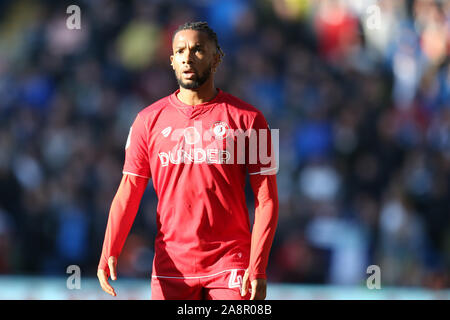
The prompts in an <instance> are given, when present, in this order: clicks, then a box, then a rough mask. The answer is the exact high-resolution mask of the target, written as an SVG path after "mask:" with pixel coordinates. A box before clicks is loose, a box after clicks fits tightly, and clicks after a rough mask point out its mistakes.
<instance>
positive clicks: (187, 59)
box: [183, 49, 194, 64]
mask: <svg viewBox="0 0 450 320" xmlns="http://www.w3.org/2000/svg"><path fill="white" fill-rule="evenodd" d="M193 52H194V51H193V50H189V49H186V50H184V52H183V53H184V55H183V64H185V63H187V64H190V63H192V60H193V56H192V55H193Z"/></svg>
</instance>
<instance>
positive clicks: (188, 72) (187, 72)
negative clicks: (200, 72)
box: [183, 70, 195, 79]
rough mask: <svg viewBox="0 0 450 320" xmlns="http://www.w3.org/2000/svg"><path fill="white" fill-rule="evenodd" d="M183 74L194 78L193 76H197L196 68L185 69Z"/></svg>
mask: <svg viewBox="0 0 450 320" xmlns="http://www.w3.org/2000/svg"><path fill="white" fill-rule="evenodd" d="M183 76H184V77H185V78H188V79H190V78H192V77H193V76H195V71H194V70H185V71H183Z"/></svg>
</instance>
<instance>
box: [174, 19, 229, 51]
mask: <svg viewBox="0 0 450 320" xmlns="http://www.w3.org/2000/svg"><path fill="white" fill-rule="evenodd" d="M182 30H195V31H202V32H204V33H206V34H207V35H208V38H209V39H210V40H211V41H213V42H214V44H215V46H216V49H217V52H218V53H219V54H220V56H221V57H223V56H225V53H224V52H223V51H222V48H220V45H219V41H218V40H217V34H216V33H215V32H214V30H213V29H211V28H210V27H209V25H208V23H207V22H203V21H196V22H186V23H185V24H182V25H180V26H179V27H178V28H177V30H175V32H174V33H173V36H172V42H173V39H174V38H175V35H176V34H177V33H178V32H179V31H182Z"/></svg>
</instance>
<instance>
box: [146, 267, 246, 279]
mask: <svg viewBox="0 0 450 320" xmlns="http://www.w3.org/2000/svg"><path fill="white" fill-rule="evenodd" d="M233 270H245V269H229V270H223V271H220V272H217V273H214V274H210V275H207V276H196V277H170V276H157V275H152V278H166V279H200V278H208V277H214V276H217V275H218V274H221V273H224V272H228V271H233Z"/></svg>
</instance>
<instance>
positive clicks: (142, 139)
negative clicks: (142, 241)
mask: <svg viewBox="0 0 450 320" xmlns="http://www.w3.org/2000/svg"><path fill="white" fill-rule="evenodd" d="M172 48H173V55H171V57H170V61H171V64H172V67H173V69H174V71H175V76H176V78H177V81H178V84H179V89H178V90H177V91H176V92H174V93H173V94H171V95H169V96H167V97H165V98H163V99H161V100H159V101H157V102H155V103H153V104H152V105H150V106H148V107H147V108H145V109H143V110H142V111H141V112H139V113H138V115H137V117H136V119H135V121H134V123H133V125H132V127H131V128H130V133H129V135H128V139H127V143H126V146H125V150H126V151H125V164H124V168H123V177H122V180H121V183H120V185H119V188H118V190H117V193H116V196H115V197H114V199H113V201H112V204H111V209H110V213H109V218H108V225H107V228H106V234H105V240H104V243H103V250H102V254H101V258H100V263H99V266H98V272H97V276H98V279H99V281H100V285H101V287H102V288H103V290H104V291H106V292H107V293H109V294H111V295H113V296H116V293H115V291H114V289H113V287H112V286H111V285H110V284H109V282H108V278H109V277H111V279H112V280H116V278H117V271H116V270H117V259H118V257H119V254H120V252H121V250H122V247H123V245H124V243H125V240H126V237H127V236H128V233H129V231H130V229H131V226H132V224H133V221H134V219H135V216H136V213H137V211H138V208H139V203H140V201H141V198H142V195H143V193H144V191H145V188H146V186H147V183H148V181H149V179H152V181H153V186H154V189H155V192H156V194H157V196H158V207H157V213H156V218H157V234H156V238H155V257H154V260H153V271H152V281H151V294H152V299H177V300H187V299H220V300H225V299H233V300H236V299H255V300H262V299H265V297H266V287H267V282H266V279H267V277H266V271H265V269H266V267H267V262H268V257H269V251H270V247H271V245H272V241H273V238H274V234H275V229H276V224H277V219H278V195H277V185H276V175H275V174H276V172H277V167H276V163H275V161H273V158H274V157H273V156H274V153H275V151H274V150H272V140H271V135H270V131H269V129H268V125H267V122H266V120H265V118H264V116H263V114H262V113H261V112H260V111H259V110H258V109H256V108H255V107H253V106H251V105H250V104H248V103H245V102H244V101H242V100H239V99H238V98H236V97H234V96H232V95H230V94H228V93H225V92H223V91H222V90H220V89H216V88H215V86H214V73H215V71H216V68H217V67H218V65H219V63H220V61H221V57H222V56H223V53H222V50H221V49H220V46H219V45H218V41H217V36H216V34H215V33H214V31H213V30H211V29H210V28H209V26H208V24H207V23H205V22H193V23H186V24H184V25H182V26H180V27H179V28H178V29H177V30H176V31H175V33H174V37H173V41H172ZM263 133H264V134H263ZM263 136H264V137H265V138H266V139H265V140H264V139H263ZM242 137H243V138H244V139H242ZM242 141H245V142H244V143H240V142H242ZM256 141H257V142H256ZM261 141H262V143H261ZM263 149H267V150H265V153H261V151H262V150H263ZM242 153H243V154H242ZM261 154H269V155H270V156H269V157H268V159H269V160H270V161H267V159H262V158H264V157H262V156H260V155H261ZM247 173H248V174H249V180H250V184H251V187H252V190H253V192H254V197H255V219H254V224H253V228H251V226H250V220H249V214H248V209H247V205H246V199H245V192H244V188H245V178H246V174H247ZM250 230H251V231H250Z"/></svg>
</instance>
